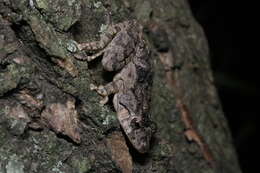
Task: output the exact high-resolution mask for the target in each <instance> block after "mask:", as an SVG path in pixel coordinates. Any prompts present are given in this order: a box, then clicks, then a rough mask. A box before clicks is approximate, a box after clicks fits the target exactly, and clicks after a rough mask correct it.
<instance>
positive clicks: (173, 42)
mask: <svg viewBox="0 0 260 173" xmlns="http://www.w3.org/2000/svg"><path fill="white" fill-rule="evenodd" d="M108 11H110V13H111V18H112V19H111V20H112V22H114V23H117V22H121V21H125V20H129V19H132V18H137V19H138V20H139V21H140V22H141V23H142V24H143V26H144V32H145V33H146V36H147V40H148V41H149V44H150V47H151V50H152V57H151V58H152V60H153V71H154V79H153V94H152V103H151V105H152V106H151V118H152V120H153V121H154V122H155V124H157V132H156V133H155V134H154V136H153V139H152V146H151V148H150V151H149V152H148V153H147V154H140V153H138V152H137V151H135V150H134V148H133V147H132V146H131V144H130V142H129V141H128V139H127V138H126V137H125V136H124V134H123V131H122V129H121V128H120V125H119V123H118V121H117V118H116V116H115V112H114V109H113V107H112V106H111V105H109V104H108V105H105V106H103V107H102V106H100V105H99V100H100V96H98V95H97V94H96V93H95V92H93V91H91V90H90V88H89V85H90V83H92V82H94V81H95V82H98V83H107V81H111V79H112V75H113V74H110V73H108V72H105V71H104V70H103V69H102V66H101V63H100V59H97V60H96V61H94V62H91V63H89V64H87V63H86V62H81V61H77V60H76V59H75V58H74V57H73V55H72V54H71V52H72V50H73V49H74V47H73V41H74V40H75V41H77V42H86V41H91V40H98V39H99V35H100V32H102V28H103V27H104V26H105V25H107V23H106V18H107V17H106V16H107V12H108ZM0 139H1V140H0V173H2V172H3V173H4V172H15V171H16V172H19V173H23V172H24V173H27V172H39V173H46V172H48V173H49V172H64V173H86V172H125V173H128V172H178V173H190V172H192V173H196V172H198V173H203V172H205V173H206V172H207V173H209V172H212V173H213V172H217V173H219V172H225V173H239V172H241V171H240V168H239V165H238V162H237V158H236V153H235V151H234V148H233V145H232V138H231V135H230V132H229V129H228V125H227V122H226V119H225V117H224V115H223V112H222V108H221V105H220V103H219V100H218V96H217V93H216V89H215V87H214V80H213V77H212V74H211V69H210V65H209V50H208V47H207V41H206V39H205V35H204V33H203V31H202V29H201V27H200V26H199V25H198V24H197V22H196V21H195V20H194V18H193V17H192V14H191V12H190V9H189V6H188V4H187V2H186V1H183V0H172V1H171V0H161V1H155V0H146V1H135V0H122V1H119V0H109V1H106V0H101V1H94V0H82V1H73V0H68V1H62V0H58V1H50V0H37V1H34V0H0Z"/></svg>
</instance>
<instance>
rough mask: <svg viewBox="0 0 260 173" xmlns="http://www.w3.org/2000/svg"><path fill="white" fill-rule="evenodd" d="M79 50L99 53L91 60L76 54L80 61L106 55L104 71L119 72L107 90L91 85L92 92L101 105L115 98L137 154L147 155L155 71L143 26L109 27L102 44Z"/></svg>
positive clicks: (128, 23) (134, 23) (132, 23)
mask: <svg viewBox="0 0 260 173" xmlns="http://www.w3.org/2000/svg"><path fill="white" fill-rule="evenodd" d="M77 48H78V50H79V51H81V50H84V51H87V52H88V51H89V52H93V51H94V52H96V53H95V54H93V55H91V56H81V55H79V54H75V57H76V58H77V59H80V60H87V61H91V60H93V59H95V58H96V57H99V56H101V55H103V58H102V65H103V68H104V69H105V70H106V71H116V72H118V73H117V74H116V75H115V76H114V78H113V81H112V82H110V83H108V84H106V85H104V86H103V85H100V86H95V85H94V84H91V86H90V88H91V89H92V90H96V91H97V93H98V94H100V95H101V96H103V97H104V99H102V100H101V101H100V103H101V104H105V103H107V101H108V96H109V95H110V94H114V98H113V105H114V108H115V110H116V113H117V117H118V120H119V122H120V124H121V126H122V128H123V130H124V132H125V133H126V135H127V137H128V138H129V140H130V142H131V143H132V145H133V146H134V148H135V149H137V151H139V152H140V153H145V152H147V151H148V150H149V148H150V139H151V137H152V129H151V127H150V123H149V122H150V120H149V110H150V98H151V86H152V67H151V56H150V51H149V48H148V46H147V43H146V42H145V40H144V36H143V32H142V27H141V25H140V24H138V23H137V21H136V20H131V21H125V22H122V23H118V24H114V25H110V26H108V28H107V30H106V32H104V33H103V34H101V36H100V41H94V42H89V43H81V44H77Z"/></svg>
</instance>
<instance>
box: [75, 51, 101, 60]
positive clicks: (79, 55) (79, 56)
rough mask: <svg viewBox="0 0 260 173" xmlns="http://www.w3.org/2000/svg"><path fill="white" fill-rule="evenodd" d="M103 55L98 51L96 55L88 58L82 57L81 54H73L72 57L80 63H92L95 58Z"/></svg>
mask: <svg viewBox="0 0 260 173" xmlns="http://www.w3.org/2000/svg"><path fill="white" fill-rule="evenodd" d="M103 53H104V50H102V51H99V52H98V53H95V54H93V55H90V56H88V55H87V56H86V55H82V54H75V55H74V57H75V58H76V59H78V60H82V61H88V62H89V61H92V60H94V59H96V58H97V57H99V56H101V55H102V54H103Z"/></svg>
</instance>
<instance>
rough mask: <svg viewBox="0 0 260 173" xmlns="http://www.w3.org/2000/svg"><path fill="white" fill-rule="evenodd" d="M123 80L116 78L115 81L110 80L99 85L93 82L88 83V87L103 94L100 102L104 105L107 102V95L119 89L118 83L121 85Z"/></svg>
mask: <svg viewBox="0 0 260 173" xmlns="http://www.w3.org/2000/svg"><path fill="white" fill-rule="evenodd" d="M122 83H123V81H122V80H117V81H113V82H110V83H108V84H106V85H99V86H96V85H94V84H90V89H91V90H95V91H97V93H98V94H99V95H101V96H103V99H102V100H100V104H101V105H104V104H106V103H107V102H108V100H109V99H108V96H109V95H111V94H115V93H117V92H118V91H119V87H118V86H120V85H122Z"/></svg>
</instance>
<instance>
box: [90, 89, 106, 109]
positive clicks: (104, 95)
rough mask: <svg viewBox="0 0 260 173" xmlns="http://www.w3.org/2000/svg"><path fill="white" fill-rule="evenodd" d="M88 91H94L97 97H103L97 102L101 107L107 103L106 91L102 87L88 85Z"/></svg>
mask: <svg viewBox="0 0 260 173" xmlns="http://www.w3.org/2000/svg"><path fill="white" fill-rule="evenodd" d="M90 90H95V91H97V93H98V94H99V95H101V96H103V97H104V98H103V99H102V100H100V102H99V103H100V104H101V105H104V104H106V103H107V102H108V93H107V90H106V89H105V87H104V86H103V85H100V86H96V85H94V84H90Z"/></svg>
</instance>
